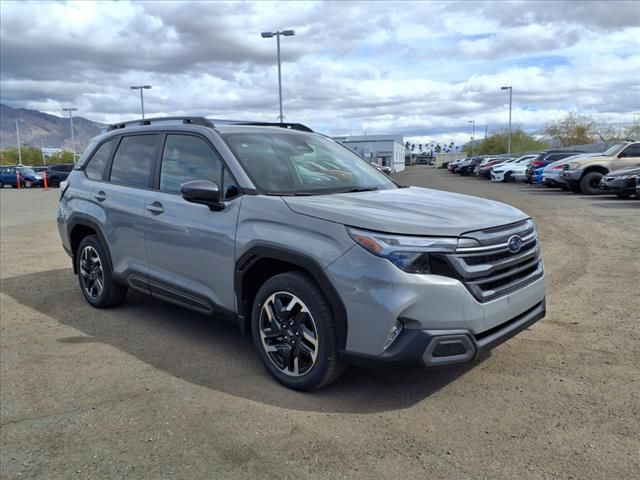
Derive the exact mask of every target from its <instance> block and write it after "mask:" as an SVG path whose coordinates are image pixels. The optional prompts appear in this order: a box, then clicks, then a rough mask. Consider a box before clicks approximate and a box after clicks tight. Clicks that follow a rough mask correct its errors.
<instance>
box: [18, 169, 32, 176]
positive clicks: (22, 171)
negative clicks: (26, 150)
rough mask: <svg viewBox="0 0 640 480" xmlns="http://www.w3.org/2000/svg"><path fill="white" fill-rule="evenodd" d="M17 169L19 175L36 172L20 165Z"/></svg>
mask: <svg viewBox="0 0 640 480" xmlns="http://www.w3.org/2000/svg"><path fill="white" fill-rule="evenodd" d="M17 170H18V171H19V172H20V175H35V174H36V172H34V171H33V169H32V168H25V167H20V168H18V169H17Z"/></svg>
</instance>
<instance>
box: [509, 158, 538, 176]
mask: <svg viewBox="0 0 640 480" xmlns="http://www.w3.org/2000/svg"><path fill="white" fill-rule="evenodd" d="M531 162H533V159H532V158H530V159H529V160H527V161H526V162H522V163H520V164H518V165H516V166H515V167H513V170H511V177H512V179H513V181H515V182H524V181H526V180H527V168H528V167H529V165H530V164H531Z"/></svg>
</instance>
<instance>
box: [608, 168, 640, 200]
mask: <svg viewBox="0 0 640 480" xmlns="http://www.w3.org/2000/svg"><path fill="white" fill-rule="evenodd" d="M639 178H640V164H638V165H635V166H633V167H628V168H622V169H620V170H614V171H613V172H610V173H608V174H607V175H606V176H604V177H602V180H600V185H599V188H600V190H601V191H602V193H603V194H611V195H617V196H618V197H620V198H627V197H630V196H631V195H635V196H636V198H639V197H638V192H637V184H638V179H639Z"/></svg>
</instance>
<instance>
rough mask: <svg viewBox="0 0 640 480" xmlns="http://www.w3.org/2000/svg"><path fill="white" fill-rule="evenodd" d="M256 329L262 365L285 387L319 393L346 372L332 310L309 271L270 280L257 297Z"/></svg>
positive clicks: (255, 341) (253, 333)
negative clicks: (339, 353)
mask: <svg viewBox="0 0 640 480" xmlns="http://www.w3.org/2000/svg"><path fill="white" fill-rule="evenodd" d="M251 326H252V335H253V342H254V344H255V347H256V349H257V350H258V354H259V356H260V359H261V360H262V363H263V365H264V366H265V368H266V369H267V370H268V371H269V373H270V374H271V375H272V376H273V378H275V379H276V380H277V381H278V382H280V383H281V384H282V385H284V386H285V387H288V388H292V389H294V390H301V391H310V390H315V389H317V388H320V387H322V386H324V385H327V384H329V383H331V382H333V381H334V380H336V379H337V378H338V377H339V376H340V374H341V373H342V372H343V371H344V363H343V361H342V360H341V359H340V358H339V356H338V345H337V337H336V331H335V325H334V319H333V315H332V313H331V308H330V307H329V304H328V302H327V300H326V299H325V297H324V295H323V294H322V292H321V291H320V289H319V288H318V287H317V286H316V284H315V283H314V282H313V280H311V279H310V278H309V277H308V276H307V275H305V274H304V273H301V272H289V273H282V274H280V275H276V276H274V277H272V278H270V279H269V280H267V281H266V282H265V283H264V284H263V285H262V287H260V290H259V291H258V294H257V295H256V299H255V301H254V304H253V309H252V312H251Z"/></svg>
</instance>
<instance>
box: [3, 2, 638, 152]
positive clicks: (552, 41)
mask: <svg viewBox="0 0 640 480" xmlns="http://www.w3.org/2000/svg"><path fill="white" fill-rule="evenodd" d="M0 9H1V12H0V13H1V21H2V25H1V38H0V49H1V51H0V62H1V65H0V67H1V69H0V87H1V88H0V101H1V102H2V103H5V104H7V105H10V106H12V107H25V108H33V109H37V110H42V111H46V112H49V113H53V114H57V115H60V109H61V108H62V107H63V106H69V105H73V106H76V107H77V108H78V112H77V114H78V115H81V116H84V117H87V118H90V119H92V120H96V121H101V122H112V121H117V120H123V119H129V118H136V117H139V107H140V104H139V97H138V96H137V95H136V92H134V91H132V90H130V89H129V86H130V85H136V84H138V85H139V84H150V85H152V86H153V89H152V90H147V91H146V92H145V111H146V113H147V115H148V116H151V115H152V114H153V115H165V114H166V115H175V114H203V115H207V116H209V117H215V118H233V119H259V120H264V121H276V120H277V115H278V93H277V92H278V89H277V69H276V62H275V60H276V42H275V39H263V38H261V37H260V32H261V31H265V30H276V29H294V30H295V32H296V36H294V37H286V38H284V39H283V40H282V58H283V67H282V68H283V96H284V114H285V116H286V119H287V120H288V121H291V122H301V123H305V124H307V125H309V126H311V127H312V128H314V129H317V130H319V131H322V132H325V133H329V134H333V135H338V134H340V135H341V134H354V135H357V134H363V133H365V132H366V133H369V134H373V133H395V134H403V135H405V137H409V138H412V139H413V140H415V141H426V140H437V141H451V140H452V141H455V142H457V143H463V142H465V141H467V140H468V138H469V131H470V126H469V124H468V121H469V120H475V122H476V125H477V127H476V128H477V136H479V135H481V134H483V131H484V125H485V124H487V125H488V126H489V131H491V130H493V129H497V128H501V127H504V126H505V125H506V122H507V118H508V92H502V91H500V86H502V85H512V86H513V94H514V97H513V103H514V110H513V122H514V124H517V125H520V126H522V127H523V128H525V129H526V130H529V131H531V132H536V131H539V129H540V128H541V126H542V125H543V124H544V122H546V121H548V120H549V119H553V118H558V117H561V116H562V115H563V114H565V113H566V112H567V111H575V112H579V113H584V114H592V115H595V116H596V117H598V118H602V119H607V120H609V121H611V122H620V123H631V122H632V121H633V118H634V113H636V114H638V118H640V6H639V3H638V2H636V1H631V2H615V1H608V2H605V1H597V2H593V3H591V2H587V1H567V2H562V1H558V2H551V1H542V2H534V1H531V2H506V1H493V2H406V3H403V2H388V3H387V2H383V1H372V2H339V3H338V2H288V3H269V2H262V1H260V2H249V3H245V2H230V3H224V2H213V1H202V2H197V3H191V4H188V3H186V2H179V3H178V2H176V3H172V2H170V1H162V2H152V1H145V2H126V1H123V2H118V3H110V2H94V3H92V2H88V1H87V2H84V1H83V2H38V3H27V2H18V1H10V0H4V1H2V2H1V3H0Z"/></svg>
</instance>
